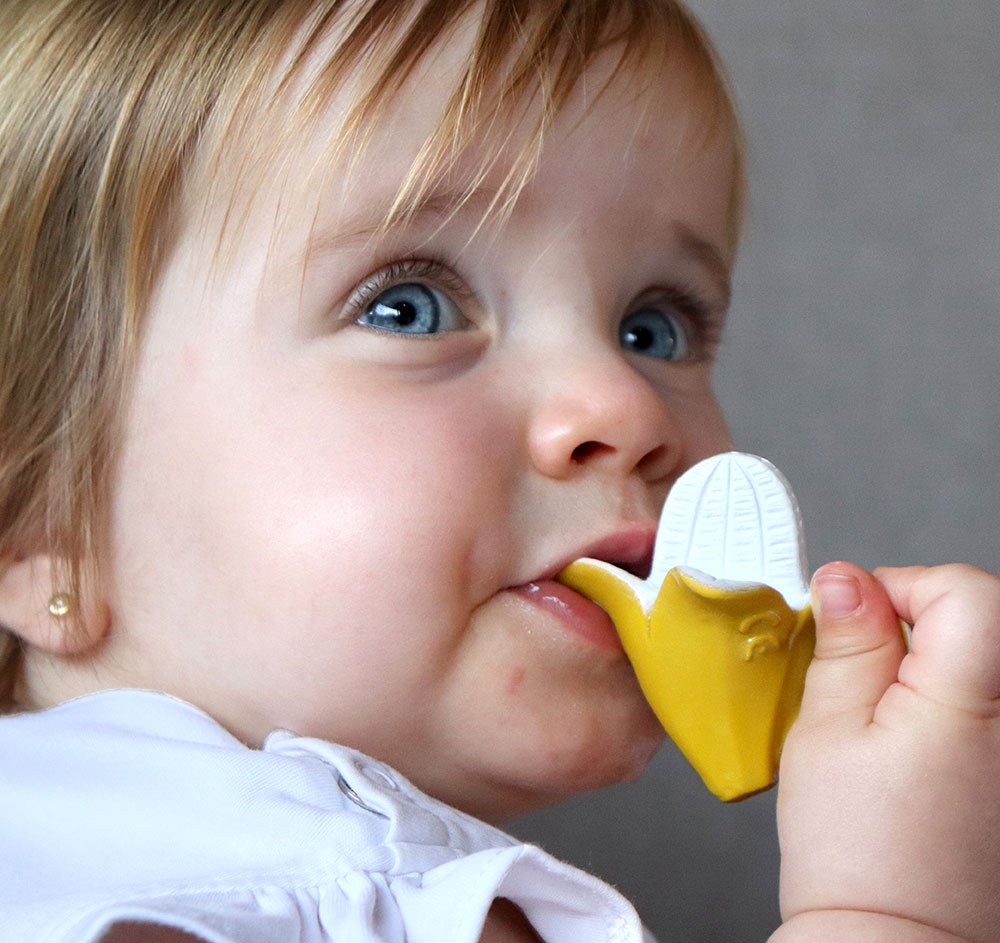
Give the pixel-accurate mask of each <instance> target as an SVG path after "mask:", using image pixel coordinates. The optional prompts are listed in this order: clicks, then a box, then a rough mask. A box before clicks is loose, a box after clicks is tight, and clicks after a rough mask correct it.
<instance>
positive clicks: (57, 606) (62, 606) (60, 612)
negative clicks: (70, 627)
mask: <svg viewBox="0 0 1000 943" xmlns="http://www.w3.org/2000/svg"><path fill="white" fill-rule="evenodd" d="M72 602H73V601H72V599H71V598H70V595H69V593H56V594H55V595H54V596H53V597H52V598H51V599H50V600H49V612H51V613H52V615H54V616H55V617H56V618H57V619H61V618H62V617H63V616H65V615H68V614H69V611H70V609H71V608H72Z"/></svg>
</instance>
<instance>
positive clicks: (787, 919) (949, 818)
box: [771, 563, 1000, 943]
mask: <svg viewBox="0 0 1000 943" xmlns="http://www.w3.org/2000/svg"><path fill="white" fill-rule="evenodd" d="M812 590H813V606H814V609H815V611H816V623H817V638H816V654H815V659H814V661H813V663H812V665H811V667H810V669H809V672H808V676H807V680H806V688H805V695H804V699H803V703H802V710H801V713H800V715H799V719H798V721H797V722H796V724H795V725H794V726H793V728H792V730H791V733H790V734H789V737H788V740H787V741H786V744H785V751H784V754H783V756H782V761H781V772H780V779H779V790H778V828H779V837H780V841H781V852H782V864H781V910H782V916H783V919H784V923H783V925H782V926H781V928H780V929H779V930H778V931H777V932H776V933H775V934H774V936H773V937H772V939H771V943H793V941H802V940H808V941H810V943H826V941H831V943H832V941H838V943H840V941H844V940H852V941H867V940H872V941H875V940H877V941H879V943H896V941H900V943H901V941H906V943H945V941H948V943H953V941H956V940H962V941H967V943H995V941H996V939H997V932H998V928H1000V894H998V893H997V892H998V885H1000V801H998V799H1000V750H998V745H1000V720H998V714H1000V710H998V704H1000V699H998V695H1000V579H998V578H997V577H996V576H993V575H991V574H989V573H986V572H983V571H981V570H978V569H975V568H973V567H968V566H959V565H952V566H941V567H933V568H928V567H908V568H903V569H888V568H886V569H878V570H876V571H875V573H874V574H871V573H868V572H866V571H864V570H862V569H861V568H859V567H857V566H854V565H852V564H850V563H831V564H828V565H827V566H825V567H822V568H821V569H820V570H819V571H818V572H817V573H816V575H815V576H814V578H813V581H812ZM900 619H902V620H904V621H905V622H906V623H908V624H909V625H911V626H912V627H913V633H912V642H911V648H910V650H909V651H907V650H906V643H905V641H904V638H903V636H902V634H901V633H900V627H899V620H900Z"/></svg>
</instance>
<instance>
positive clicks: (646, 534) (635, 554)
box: [537, 528, 656, 581]
mask: <svg viewBox="0 0 1000 943" xmlns="http://www.w3.org/2000/svg"><path fill="white" fill-rule="evenodd" d="M655 542H656V531H655V529H653V528H637V529H635V530H628V531H622V532H620V533H617V534H612V535H611V536H609V537H604V538H602V539H601V540H598V541H595V542H594V543H591V544H587V545H585V546H583V547H581V548H580V549H579V550H578V551H577V552H576V553H573V554H572V555H570V556H568V557H566V558H564V559H562V560H560V561H559V563H558V564H556V565H555V566H554V567H551V568H549V569H547V570H546V571H545V572H544V573H542V574H541V576H539V577H538V579H537V581H543V580H552V579H555V578H556V576H557V575H558V574H559V573H561V572H562V571H563V570H565V569H566V567H567V566H569V565H570V564H571V563H573V562H574V561H575V560H579V559H581V558H582V557H589V558H590V559H592V560H602V561H604V562H605V563H610V564H611V565H612V566H616V567H618V569H620V570H625V571H626V572H627V573H631V574H632V575H633V576H637V577H639V579H643V580H644V579H646V578H647V577H648V576H649V573H650V570H651V568H652V565H653V546H654V544H655Z"/></svg>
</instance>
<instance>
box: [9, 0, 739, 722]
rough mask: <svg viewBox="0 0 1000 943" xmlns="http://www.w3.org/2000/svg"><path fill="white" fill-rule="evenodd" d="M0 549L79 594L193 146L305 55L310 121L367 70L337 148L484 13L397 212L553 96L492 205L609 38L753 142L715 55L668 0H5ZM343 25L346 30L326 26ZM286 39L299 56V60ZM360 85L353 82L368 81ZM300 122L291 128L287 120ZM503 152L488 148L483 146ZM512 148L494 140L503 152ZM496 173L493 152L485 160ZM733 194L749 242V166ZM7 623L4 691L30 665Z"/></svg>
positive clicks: (302, 114)
mask: <svg viewBox="0 0 1000 943" xmlns="http://www.w3.org/2000/svg"><path fill="white" fill-rule="evenodd" d="M0 7H2V8H0V561H8V562H9V561H10V560H11V559H13V558H16V557H17V556H18V555H23V554H28V553H31V552H37V551H38V550H39V549H41V548H44V549H45V550H46V552H48V553H50V554H51V555H52V557H53V558H54V559H55V560H56V561H58V562H59V563H60V564H61V565H62V567H63V570H62V571H61V573H60V576H62V577H64V580H65V582H64V584H63V585H61V586H59V588H60V589H66V588H68V589H70V590H71V591H72V592H73V593H76V594H78V593H80V592H81V588H83V590H84V591H85V589H86V586H87V585H89V583H90V580H91V579H95V578H96V577H97V571H96V567H97V561H98V560H99V559H100V557H101V552H102V549H103V546H104V535H103V534H102V529H101V528H102V512H103V511H104V510H105V509H106V507H107V498H108V489H109V478H110V477H111V470H112V466H113V462H114V459H115V456H116V450H115V443H116V439H117V433H118V423H119V421H120V417H121V415H122V413H123V412H124V410H125V408H126V403H127V392H128V386H129V383H128V379H129V372H130V369H131V366H132V364H133V361H134V352H135V349H136V345H137V342H138V338H139V333H140V328H141V321H142V314H143V311H144V309H145V307H146V305H147V302H148V298H149V296H150V293H151V291H152V287H153V285H154V283H155V280H156V277H157V274H158V271H159V267H160V261H161V260H162V258H163V256H164V254H165V252H166V251H167V250H168V249H169V247H170V244H171V239H172V236H173V234H174V229H175V228H176V225H175V223H176V220H175V216H176V215H177V212H176V211H177V208H178V205H179V202H180V197H181V194H182V193H183V192H184V190H185V188H186V187H188V186H189V185H190V184H189V181H188V180H187V177H188V176H189V170H190V168H191V166H192V162H193V160H194V159H195V158H199V159H203V158H204V157H205V156H206V150H208V151H209V154H208V158H209V160H208V164H209V165H211V162H212V155H213V154H215V155H216V156H218V154H219V153H221V150H222V149H223V146H224V144H225V142H226V141H227V140H228V141H232V140H233V137H234V135H237V134H246V133H247V131H248V128H249V127H251V125H252V122H253V120H255V116H256V117H257V118H258V119H259V115H260V113H261V111H262V109H263V110H265V111H266V109H267V107H268V103H269V102H272V101H277V100H279V98H280V96H279V95H276V94H275V84H274V83H275V80H276V77H277V79H278V90H279V91H280V89H281V88H282V87H283V86H289V85H290V84H291V83H292V82H293V81H295V80H296V79H297V77H299V76H301V75H302V73H303V71H304V70H305V65H306V63H307V62H311V61H313V58H311V57H315V56H316V55H317V54H319V53H320V52H322V53H323V54H325V59H324V60H323V62H322V65H321V68H319V69H318V70H313V71H311V72H310V79H309V84H308V87H307V89H306V92H305V94H304V95H302V96H301V97H300V99H299V103H300V108H299V111H298V117H299V118H300V119H302V121H308V120H310V119H311V118H312V117H316V116H318V115H320V114H321V112H322V109H323V104H324V102H325V101H326V100H327V99H328V98H329V96H330V94H331V93H332V92H333V91H334V90H336V89H338V88H341V87H343V85H344V83H345V81H347V79H348V78H352V80H357V78H358V77H360V85H359V92H358V94H357V95H356V96H355V101H354V106H353V108H352V110H351V111H350V112H349V114H348V116H347V119H346V121H345V126H344V129H343V133H342V134H341V135H340V145H343V144H344V142H346V141H351V143H352V147H353V146H354V145H356V144H358V143H359V142H360V144H361V145H362V146H363V142H364V140H365V138H366V135H367V133H368V131H369V129H371V128H372V126H373V124H374V122H375V121H376V119H377V117H378V115H379V113H380V110H381V109H383V108H384V107H385V106H386V104H387V103H388V102H389V101H390V100H391V98H392V96H393V93H394V92H396V91H397V90H398V89H399V88H400V86H401V85H402V84H403V82H404V81H405V80H406V79H407V77H408V76H410V75H411V74H412V72H413V70H414V69H415V67H416V66H417V65H418V64H419V63H420V62H421V61H422V59H423V57H424V56H425V55H426V54H427V52H428V51H429V50H430V49H432V48H433V47H434V46H435V44H437V43H439V42H441V41H442V38H443V37H445V36H447V35H448V33H449V31H451V30H452V29H454V28H455V27H456V26H457V24H458V23H459V22H460V21H461V20H462V19H463V18H464V17H467V16H472V15H475V14H478V15H479V18H478V20H477V22H478V30H477V35H476V37H475V40H474V42H473V46H472V51H471V54H470V56H469V59H468V63H467V67H466V70H465V73H464V75H462V76H461V77H460V78H459V81H458V83H457V84H456V87H455V90H454V94H453V96H452V98H451V101H450V102H449V104H448V106H447V107H446V109H445V111H444V113H443V115H442V118H441V121H440V123H439V126H438V128H437V130H436V132H435V133H434V135H433V136H432V137H431V139H430V140H428V142H426V145H425V147H424V149H423V151H422V152H421V155H420V157H419V158H418V160H417V162H416V164H415V165H414V167H413V168H412V171H411V173H410V175H409V178H408V179H407V181H406V183H405V184H404V187H403V189H402V190H401V192H400V194H399V197H398V199H397V201H396V204H395V206H394V207H393V213H396V214H400V215H405V214H406V212H407V210H408V208H409V207H412V206H414V205H416V203H417V202H418V201H419V199H420V196H421V195H422V194H423V193H424V192H425V191H426V188H427V187H428V186H430V185H431V184H432V183H433V181H434V179H435V177H436V176H437V175H439V174H440V173H441V172H442V169H446V167H447V165H448V162H449V161H450V160H453V159H455V158H456V157H457V156H458V155H459V154H460V153H461V151H462V149H463V147H464V146H465V145H466V144H468V143H469V142H471V141H473V140H476V139H477V138H478V140H479V141H480V142H482V141H483V140H484V139H485V140H486V141H487V143H496V144H500V143H502V142H503V135H504V129H505V127H506V128H507V129H508V130H509V127H510V124H511V122H512V121H513V120H514V119H515V117H516V116H519V115H521V114H523V113H524V112H523V109H524V106H525V105H526V104H528V103H534V104H538V105H540V106H541V107H540V108H538V109H536V112H535V113H537V114H539V115H540V117H539V118H538V120H537V123H536V125H535V127H534V128H533V133H532V134H531V135H530V139H529V142H528V144H527V145H526V146H525V147H524V149H523V151H522V152H521V154H520V156H519V158H518V159H517V160H516V161H515V162H514V165H513V167H512V169H511V170H510V172H509V174H508V177H507V182H506V185H505V187H503V188H502V192H501V194H500V195H499V197H498V204H497V206H496V207H494V209H495V210H500V211H502V210H503V208H504V206H509V204H510V202H511V201H512V200H513V199H515V198H516V195H517V193H518V192H519V190H520V188H521V187H522V186H523V185H524V183H525V182H526V181H527V180H528V178H529V177H530V174H531V171H532V168H533V166H534V162H535V160H536V159H537V154H538V152H539V149H540V147H541V145H542V142H543V140H544V137H545V132H546V129H547V128H548V126H549V124H550V123H551V121H552V119H553V117H554V116H555V115H556V114H557V113H558V111H559V109H560V108H561V107H562V106H563V104H564V103H565V101H566V99H567V97H568V95H569V94H570V92H571V90H572V89H573V87H574V86H575V85H576V84H577V81H578V79H579V78H580V76H581V75H582V74H583V72H584V71H585V70H586V68H587V67H588V65H589V64H590V63H591V62H593V60H594V59H595V57H596V56H597V55H598V53H600V52H601V51H603V50H605V49H607V48H608V47H610V46H615V47H616V48H621V50H622V57H621V60H620V61H621V64H620V66H619V69H620V70H621V69H623V68H625V67H626V66H628V67H631V66H633V65H638V66H639V67H640V68H641V69H642V70H643V72H644V74H645V75H646V76H647V77H648V78H649V79H650V81H652V80H653V79H654V78H655V77H656V76H658V75H660V74H661V73H662V71H663V69H664V68H665V67H666V65H667V64H668V63H669V62H670V61H672V60H673V59H675V58H676V57H678V56H682V57H683V61H684V65H685V67H686V69H687V70H688V71H689V72H691V73H692V75H693V78H694V80H695V81H694V84H693V86H692V87H697V88H700V89H703V90H704V91H705V95H704V102H703V103H702V102H700V103H699V104H704V105H705V108H706V114H707V115H708V117H707V118H706V121H708V122H709V123H718V122H719V121H721V122H723V123H724V125H725V126H726V127H727V129H728V130H730V131H731V132H732V133H733V135H734V140H736V141H737V145H736V153H735V155H734V157H735V159H736V160H737V162H738V163H739V161H740V154H741V148H740V144H739V136H738V130H737V122H736V119H735V110H734V108H733V105H732V101H731V98H730V96H729V93H728V90H727V85H726V81H725V78H724V76H723V73H722V71H721V69H720V67H719V65H718V63H717V60H716V57H715V54H714V52H713V50H712V48H711V46H710V44H709V42H708V40H707V39H706V38H705V36H704V34H703V33H702V31H701V29H700V28H699V26H698V25H697V23H696V22H695V21H694V20H693V18H692V17H691V15H690V14H689V13H688V12H687V11H686V10H685V8H684V7H683V6H682V5H681V4H680V3H677V2H674V0H618V2H609V0H479V2H475V0H410V2H406V0H158V2H156V3H152V2H147V0H116V2H108V0H4V2H3V3H2V5H0ZM331 35H335V36H336V42H334V43H330V42H329V41H328V39H329V37H330V36H331ZM290 53H291V57H290V58H289V56H290ZM352 87H353V86H352ZM300 126H301V121H300V123H299V124H298V125H296V124H292V125H290V126H289V131H288V134H289V135H292V134H294V132H295V130H296V128H298V127H300ZM487 150H489V149H488V148H487ZM496 152H499V147H497V148H496V149H495V153H496ZM483 172H484V173H485V168H484V171H483ZM737 177H738V180H739V183H738V184H737V186H736V188H735V189H734V194H733V198H732V222H733V224H732V230H733V242H734V243H735V240H736V233H737V230H738V226H739V218H740V215H741V200H742V168H741V166H740V167H738V174H737ZM17 651H18V649H17V642H16V640H15V639H14V637H13V636H12V635H9V634H8V633H5V632H4V631H3V630H0V703H4V702H5V701H9V699H10V697H11V692H12V686H13V682H14V679H15V676H16V673H17V660H18V659H17Z"/></svg>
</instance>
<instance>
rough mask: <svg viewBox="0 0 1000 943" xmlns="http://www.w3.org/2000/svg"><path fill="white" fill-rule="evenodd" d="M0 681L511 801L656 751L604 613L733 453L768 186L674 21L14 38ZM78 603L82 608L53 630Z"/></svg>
mask: <svg viewBox="0 0 1000 943" xmlns="http://www.w3.org/2000/svg"><path fill="white" fill-rule="evenodd" d="M0 37H5V38H4V39H3V40H0V42H3V44H4V46H3V47H0V62H2V63H3V66H2V68H3V69H4V73H3V74H2V75H0V97H2V114H3V115H4V118H3V120H2V127H3V133H2V137H0V240H2V248H0V284H2V285H3V289H4V290H3V300H2V302H0V305H2V306H3V307H2V312H3V313H2V317H0V331H2V332H3V333H2V348H0V349H2V353H0V356H2V358H3V361H2V368H0V384H2V386H0V389H2V393H0V402H2V409H0V417H2V418H0V422H2V433H0V443H2V465H0V469H2V470H0V521H2V530H0V560H2V567H3V569H2V575H0V622H2V624H3V625H4V626H6V627H7V629H8V630H9V633H8V634H7V636H6V641H7V646H6V651H5V652H4V653H3V666H4V667H3V671H2V675H3V678H4V683H3V685H2V690H0V693H2V694H3V695H4V696H5V698H6V700H7V701H8V702H9V703H13V704H15V705H17V706H20V707H40V706H45V705H47V704H50V703H56V702H58V701H61V700H65V699H66V698H68V697H72V696H75V695H80V694H85V693H89V692H92V691H98V690H102V689H106V688H113V687H148V688H153V689H156V690H163V691H167V692H169V693H171V694H174V695H176V696H178V697H182V698H185V699H187V700H189V701H191V702H193V703H194V704H196V705H198V706H199V707H201V708H203V709H205V710H206V711H208V712H209V713H210V714H212V716H214V717H215V718H216V719H218V720H219V721H220V722H221V723H223V724H224V725H225V726H227V727H228V728H229V729H231V730H233V731H234V732H235V733H236V734H237V735H239V736H241V737H243V738H244V739H245V740H246V741H247V742H249V743H258V742H259V741H260V740H261V738H262V737H264V736H265V735H266V734H267V732H268V731H269V730H271V729H273V728H275V727H287V728H290V729H293V730H295V731H297V732H299V733H302V734H304V735H311V736H318V737H323V738H325V739H330V740H335V741H338V742H341V743H345V744H347V745H349V746H353V747H356V748H358V749H361V750H363V751H365V752H368V753H371V754H373V755H375V756H377V757H379V758H380V759H383V760H385V761H387V762H389V763H392V764H394V765H396V766H397V767H398V768H399V769H400V770H401V771H402V772H404V773H406V774H407V775H409V776H410V777H411V778H412V779H414V780H415V781H416V782H417V783H418V784H419V785H421V786H423V787H424V788H425V789H427V790H428V791H430V792H432V793H434V794H436V795H438V796H439V797H441V798H443V799H445V800H447V801H451V802H453V803H455V804H457V805H460V806H462V807H465V808H467V809H470V810H472V811H474V812H477V813H480V814H484V815H487V816H501V815H505V814H509V813H511V812H514V811H519V810H521V809H525V808H530V807H533V806H536V805H539V804H542V803H544V802H547V801H551V800H553V799H557V798H559V797H561V796H563V795H566V794H569V793H572V792H575V791H578V790H580V789H584V788H589V787H593V786H598V785H604V784H606V783H610V782H614V781H616V780H618V779H622V778H628V777H631V776H634V775H637V774H638V772H639V771H640V770H641V769H642V767H643V766H644V764H645V762H646V761H647V760H648V758H649V756H650V755H651V754H652V752H653V750H655V748H656V746H657V744H658V743H659V740H660V736H661V734H660V731H659V727H658V724H657V723H656V721H655V719H654V718H653V717H652V715H651V714H650V712H649V710H648V708H647V707H646V705H645V702H644V701H643V699H642V696H641V694H640V692H639V690H638V687H637V685H636V682H635V679H634V676H633V674H632V671H631V668H630V667H629V665H628V663H627V661H626V660H625V658H624V655H623V653H622V651H621V648H620V646H619V645H618V644H617V640H616V638H615V636H614V634H613V631H612V630H611V627H610V623H609V622H608V621H607V619H606V617H605V616H604V615H603V614H602V613H601V612H600V611H599V610H597V609H596V607H594V606H593V605H592V604H590V603H588V602H586V601H585V600H584V599H583V598H582V597H579V596H577V595H576V594H575V593H573V592H571V591H570V590H568V589H566V588H564V587H561V586H559V585H558V584H556V583H554V582H553V580H552V578H553V577H554V575H555V574H556V573H557V572H559V570H560V569H562V567H563V566H564V565H565V564H566V563H568V562H569V561H570V560H572V559H574V558H576V557H578V556H583V555H587V556H599V557H604V558H606V559H610V560H613V561H615V562H618V563H622V564H626V565H630V566H632V567H637V568H641V567H642V566H643V565H644V563H645V562H646V561H647V558H648V555H649V553H650V548H651V543H652V530H653V527H654V525H655V521H656V516H657V512H658V508H659V505H660V503H661V502H662V500H663V497H664V495H665V493H666V490H667V488H668V487H669V484H670V482H671V481H672V480H673V479H674V478H675V477H676V476H677V475H678V474H679V473H680V472H681V471H682V470H683V469H684V468H685V467H687V466H688V465H690V464H691V463H693V462H694V461H696V460H698V459H700V458H702V457H704V456H705V455H708V454H711V453H713V452H716V451H719V450H721V449H723V448H725V447H726V446H727V434H726V430H725V426H724V423H723V421H722V419H721V416H720V414H719V410H718V407H717V405H716V402H715V399H714V397H713V395H712V392H711V387H710V368H711V362H712V357H713V352H714V347H715V344H716V342H717V339H718V333H719V330H720V327H721V322H722V319H723V317H724V313H725V309H726V305H727V301H728V298H727V294H728V271H729V268H730V266H731V262H732V256H733V252H734V248H735V241H736V231H737V229H738V222H739V215H740V197H741V193H742V182H741V167H740V153H739V141H738V131H737V128H736V121H735V118H734V115H733V111H732V107H731V104H730V101H729V98H728V95H727V93H726V89H725V84H724V81H723V79H722V78H721V76H720V73H719V70H718V68H717V66H716V63H715V60H714V58H713V55H712V52H711V50H710V48H709V47H708V45H707V42H706V41H705V39H704V38H703V36H702V34H701V33H700V31H699V30H698V28H697V27H696V26H695V24H694V23H693V22H692V21H691V19H690V18H689V16H688V14H687V13H686V12H685V11H684V10H683V9H682V8H681V7H679V6H677V5H676V4H674V3H672V2H668V0H659V2H655V0H654V2H651V0H632V2H620V3H613V4H609V3H604V2H596V0H590V2H582V0H580V2H571V0H562V2H551V3H548V2H545V3H540V2H531V3H501V2H486V3H470V2H467V0H465V2H460V0H455V2H445V0H424V2H398V0H393V2H381V0H358V2H349V3H338V2H335V0H311V2H309V0H301V2H295V0H287V2H280V0H241V2H240V3H232V2H230V0H173V2H168V3H161V4H157V5H156V14H155V15H151V13H150V6H149V5H148V4H144V3H141V2H126V3H120V4H113V5H111V6H109V5H107V4H103V3H91V2H89V0H63V2H61V3H52V2H49V0H46V2H41V0H38V2H30V0H27V2H22V3H18V4H13V5H12V6H11V7H8V8H7V9H6V10H5V11H3V12H0ZM65 609H68V612H64V611H63V610H65Z"/></svg>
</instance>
